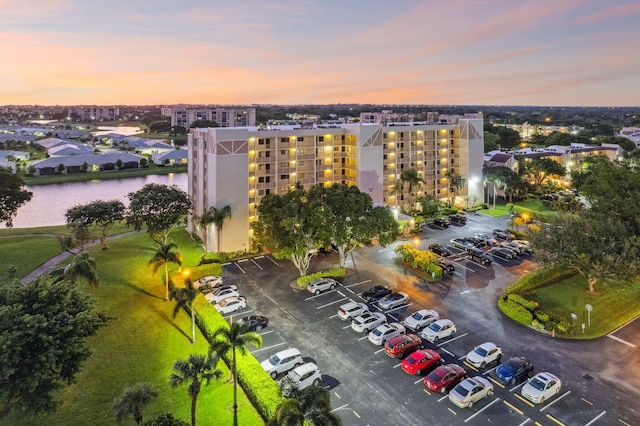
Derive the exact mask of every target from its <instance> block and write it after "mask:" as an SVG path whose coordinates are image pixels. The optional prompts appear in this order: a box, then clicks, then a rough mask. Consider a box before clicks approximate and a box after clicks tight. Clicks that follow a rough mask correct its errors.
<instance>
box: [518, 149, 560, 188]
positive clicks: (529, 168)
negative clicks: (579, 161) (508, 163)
mask: <svg viewBox="0 0 640 426" xmlns="http://www.w3.org/2000/svg"><path fill="white" fill-rule="evenodd" d="M518 162H519V163H520V167H521V168H522V169H523V171H524V174H525V175H526V176H527V177H529V179H531V181H532V182H531V184H532V185H533V187H534V188H535V190H536V191H540V189H541V187H542V184H543V183H544V181H546V180H547V179H548V178H549V177H550V176H558V177H559V178H561V177H563V176H564V175H565V172H566V171H565V168H564V166H563V165H562V164H560V163H558V162H557V161H555V160H553V159H551V158H547V157H536V158H532V159H530V160H529V159H527V160H523V159H522V158H519V159H518Z"/></svg>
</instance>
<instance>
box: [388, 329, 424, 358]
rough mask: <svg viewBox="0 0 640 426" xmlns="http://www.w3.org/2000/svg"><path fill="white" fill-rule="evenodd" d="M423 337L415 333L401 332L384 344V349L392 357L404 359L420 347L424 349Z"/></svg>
mask: <svg viewBox="0 0 640 426" xmlns="http://www.w3.org/2000/svg"><path fill="white" fill-rule="evenodd" d="M423 347H424V346H423V345H422V339H420V337H419V336H417V335H415V334H400V335H399V336H396V337H394V338H393V339H390V340H388V341H387V343H385V344H384V351H385V353H386V354H387V355H389V356H390V357H391V358H398V359H402V358H404V357H405V356H406V355H409V354H410V353H411V352H413V351H416V350H418V349H422V348H423Z"/></svg>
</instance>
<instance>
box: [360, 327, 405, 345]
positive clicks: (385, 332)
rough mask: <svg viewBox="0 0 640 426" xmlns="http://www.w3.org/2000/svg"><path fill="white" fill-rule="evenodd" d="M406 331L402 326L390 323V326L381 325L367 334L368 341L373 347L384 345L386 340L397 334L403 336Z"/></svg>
mask: <svg viewBox="0 0 640 426" xmlns="http://www.w3.org/2000/svg"><path fill="white" fill-rule="evenodd" d="M406 331H407V330H406V329H405V328H404V326H403V325H402V324H399V323H397V322H392V323H391V324H382V325H379V326H378V327H376V329H375V330H373V331H372V332H370V333H369V341H370V342H371V343H373V344H374V345H378V346H381V345H384V344H385V343H386V342H387V341H388V340H390V339H391V338H393V337H396V336H397V335H399V334H404V333H405V332H406Z"/></svg>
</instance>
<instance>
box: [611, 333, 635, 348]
mask: <svg viewBox="0 0 640 426" xmlns="http://www.w3.org/2000/svg"><path fill="white" fill-rule="evenodd" d="M607 337H608V338H609V339H613V340H617V341H618V342H620V343H624V344H625V345H627V346H631V347H632V348H635V347H636V345H634V344H633V343H630V342H627V341H626V340H623V339H621V338H619V337H616V336H613V335H612V334H607Z"/></svg>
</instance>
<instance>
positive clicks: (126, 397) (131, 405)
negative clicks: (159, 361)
mask: <svg viewBox="0 0 640 426" xmlns="http://www.w3.org/2000/svg"><path fill="white" fill-rule="evenodd" d="M156 396H158V391H156V390H155V389H154V388H153V386H152V385H151V384H150V383H139V384H137V385H136V386H135V387H132V388H127V389H125V391H124V393H123V394H122V396H121V397H120V398H116V400H115V401H113V409H114V411H115V415H116V421H118V422H120V421H122V420H124V418H125V417H128V416H129V415H132V416H133V419H134V420H135V422H136V424H138V425H141V424H142V409H143V408H144V406H145V405H147V404H148V403H149V402H151V400H152V399H153V398H155V397H156Z"/></svg>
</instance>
